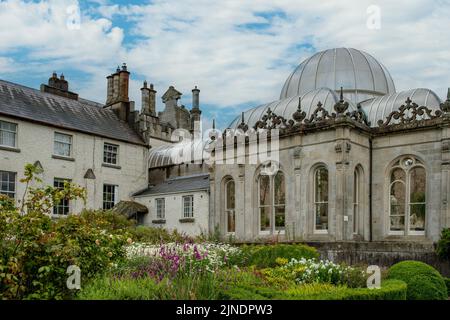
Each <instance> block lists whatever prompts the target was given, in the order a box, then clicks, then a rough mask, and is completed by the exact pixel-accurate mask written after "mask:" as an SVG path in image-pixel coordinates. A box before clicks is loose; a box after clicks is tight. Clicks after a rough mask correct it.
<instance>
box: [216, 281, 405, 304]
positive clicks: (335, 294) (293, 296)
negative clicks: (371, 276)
mask: <svg viewBox="0 0 450 320" xmlns="http://www.w3.org/2000/svg"><path fill="white" fill-rule="evenodd" d="M406 292H407V286H406V283H405V282H403V281H400V280H386V281H383V283H382V286H381V288H380V289H368V288H357V289H352V288H347V287H343V286H332V285H329V284H312V285H301V286H298V287H296V288H292V289H290V290H287V291H278V290H276V289H272V288H266V287H252V286H243V285H238V286H235V287H233V288H230V289H228V290H226V291H223V292H221V294H220V298H221V299H225V300H261V299H270V300H406Z"/></svg>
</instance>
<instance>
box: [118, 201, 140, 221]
mask: <svg viewBox="0 0 450 320" xmlns="http://www.w3.org/2000/svg"><path fill="white" fill-rule="evenodd" d="M112 210H113V211H115V212H118V213H119V214H122V215H124V216H126V217H127V219H130V218H132V217H133V216H134V215H135V214H136V213H141V214H146V213H148V209H147V207H146V206H144V205H143V204H140V203H137V202H134V201H125V200H122V201H120V202H119V203H118V204H116V205H115V206H114V208H113V209H112Z"/></svg>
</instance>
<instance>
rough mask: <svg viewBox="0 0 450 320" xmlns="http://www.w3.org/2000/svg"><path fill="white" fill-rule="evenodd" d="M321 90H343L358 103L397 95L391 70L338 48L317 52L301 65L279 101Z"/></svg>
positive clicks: (365, 56) (364, 55) (365, 55)
mask: <svg viewBox="0 0 450 320" xmlns="http://www.w3.org/2000/svg"><path fill="white" fill-rule="evenodd" d="M322 87H323V88H330V89H332V90H335V91H338V90H339V89H340V87H343V88H344V97H345V98H346V99H348V100H350V101H352V102H353V103H355V104H356V103H358V102H361V101H364V100H367V99H370V98H373V97H377V96H383V95H386V94H391V93H395V85H394V81H393V80H392V77H391V75H390V74H389V71H388V70H387V69H386V67H384V66H383V65H382V64H381V63H380V62H378V61H377V60H376V59H375V58H374V57H372V56H371V55H370V54H368V53H366V52H363V51H360V50H356V49H353V48H335V49H328V50H325V51H321V52H318V53H316V54H314V55H313V56H311V57H310V58H308V59H306V60H304V61H303V62H302V63H300V65H299V66H298V67H297V68H296V69H295V70H294V71H293V72H292V73H291V75H290V76H289V77H288V78H287V80H286V82H285V84H284V86H283V89H282V90H281V94H280V99H286V98H289V97H293V96H297V95H303V94H305V93H307V92H309V91H311V90H315V89H318V88H322Z"/></svg>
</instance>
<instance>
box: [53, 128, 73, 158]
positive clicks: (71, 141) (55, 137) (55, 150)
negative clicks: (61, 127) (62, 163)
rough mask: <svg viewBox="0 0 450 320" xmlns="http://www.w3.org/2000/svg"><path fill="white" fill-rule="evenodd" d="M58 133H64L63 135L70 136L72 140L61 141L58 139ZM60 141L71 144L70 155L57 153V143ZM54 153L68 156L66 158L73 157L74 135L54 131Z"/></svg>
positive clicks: (59, 155)
mask: <svg viewBox="0 0 450 320" xmlns="http://www.w3.org/2000/svg"><path fill="white" fill-rule="evenodd" d="M58 135H62V136H66V137H69V138H70V142H69V143H67V142H66V141H60V140H58V139H57V136H58ZM58 143H60V144H64V145H69V155H65V154H59V153H57V148H56V145H57V144H58ZM53 154H54V155H55V156H58V157H66V158H70V157H72V154H73V135H71V134H67V133H62V132H58V131H55V132H54V135H53Z"/></svg>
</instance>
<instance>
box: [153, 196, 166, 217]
mask: <svg viewBox="0 0 450 320" xmlns="http://www.w3.org/2000/svg"><path fill="white" fill-rule="evenodd" d="M155 207H156V208H155V209H156V219H165V218H166V199H165V198H156V199H155Z"/></svg>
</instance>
